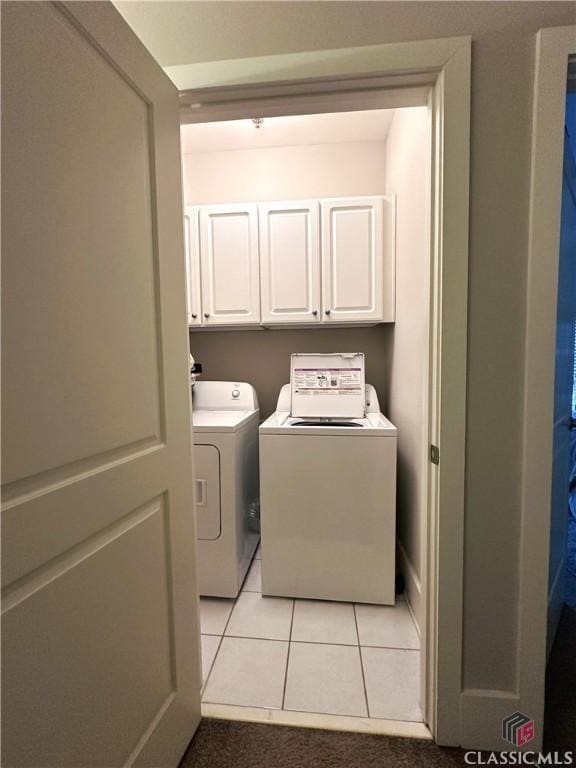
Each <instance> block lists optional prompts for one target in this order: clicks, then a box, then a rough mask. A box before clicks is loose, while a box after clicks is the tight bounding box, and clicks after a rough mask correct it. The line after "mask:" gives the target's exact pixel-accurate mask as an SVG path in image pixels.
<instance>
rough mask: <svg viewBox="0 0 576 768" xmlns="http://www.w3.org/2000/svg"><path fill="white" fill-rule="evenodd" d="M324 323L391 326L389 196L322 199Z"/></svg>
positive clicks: (392, 264) (391, 216)
mask: <svg viewBox="0 0 576 768" xmlns="http://www.w3.org/2000/svg"><path fill="white" fill-rule="evenodd" d="M321 211H322V268H323V274H322V280H323V290H322V301H323V307H322V310H323V314H322V321H323V322H325V323H326V322H329V323H332V322H354V321H360V322H383V321H385V322H391V321H393V320H394V310H395V307H394V304H395V286H394V272H395V255H394V250H395V246H394V199H393V197H392V196H378V197H356V198H346V199H344V198H340V199H337V200H322V201H321Z"/></svg>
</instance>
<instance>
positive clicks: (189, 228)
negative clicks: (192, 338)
mask: <svg viewBox="0 0 576 768" xmlns="http://www.w3.org/2000/svg"><path fill="white" fill-rule="evenodd" d="M184 243H185V246H186V309H187V314H188V325H202V304H201V298H200V296H201V288H200V233H199V228H198V208H196V207H194V206H188V207H187V208H186V210H185V212H184Z"/></svg>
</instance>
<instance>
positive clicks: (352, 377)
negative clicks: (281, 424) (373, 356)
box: [290, 352, 366, 419]
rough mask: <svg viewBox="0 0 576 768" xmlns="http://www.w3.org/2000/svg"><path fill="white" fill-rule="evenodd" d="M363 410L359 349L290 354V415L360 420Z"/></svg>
mask: <svg viewBox="0 0 576 768" xmlns="http://www.w3.org/2000/svg"><path fill="white" fill-rule="evenodd" d="M365 413H366V398H365V389H364V353H363V352H339V353H330V354H309V353H306V354H302V353H295V354H293V355H292V357H291V361H290V415H291V416H292V417H300V418H302V417H311V418H340V419H361V418H363V417H364V416H365Z"/></svg>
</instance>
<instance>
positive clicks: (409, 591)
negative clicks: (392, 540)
mask: <svg viewBox="0 0 576 768" xmlns="http://www.w3.org/2000/svg"><path fill="white" fill-rule="evenodd" d="M398 560H399V566H400V573H401V574H402V575H403V576H404V582H405V594H406V600H407V602H408V607H409V608H410V610H411V611H412V615H413V616H414V620H415V621H416V628H417V630H418V634H421V631H420V627H421V626H422V585H421V583H420V579H419V578H418V575H417V574H416V571H415V569H414V566H413V565H412V563H411V562H410V558H409V557H408V555H407V554H406V550H405V549H404V546H403V545H402V542H401V541H400V540H398Z"/></svg>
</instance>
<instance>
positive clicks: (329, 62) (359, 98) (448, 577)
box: [166, 37, 471, 745]
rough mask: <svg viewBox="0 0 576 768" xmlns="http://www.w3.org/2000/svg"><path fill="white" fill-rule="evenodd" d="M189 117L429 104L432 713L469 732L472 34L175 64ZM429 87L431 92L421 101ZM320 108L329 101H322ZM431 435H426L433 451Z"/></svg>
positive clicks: (425, 638) (427, 570)
mask: <svg viewBox="0 0 576 768" xmlns="http://www.w3.org/2000/svg"><path fill="white" fill-rule="evenodd" d="M166 71H167V73H168V74H169V75H170V76H171V77H172V78H173V80H174V81H175V82H176V84H177V86H178V87H179V88H180V99H181V105H182V106H181V122H182V123H187V122H206V121H215V120H226V119H228V120H233V119H241V118H245V117H247V116H250V117H254V116H255V115H257V116H271V115H279V114H281V115H286V114H305V113H313V112H318V111H324V112H325V111H327V110H326V108H325V103H326V102H325V99H326V97H327V95H329V94H332V96H333V97H336V105H337V106H336V107H335V109H334V110H333V111H346V110H353V109H366V108H369V107H367V106H366V105H367V104H369V103H370V100H373V103H374V104H377V105H378V106H379V108H383V107H390V108H392V107H394V106H411V105H416V104H420V105H421V104H423V103H426V98H427V99H428V104H429V108H430V110H431V127H432V157H431V167H432V173H431V179H432V184H431V203H432V210H431V233H430V255H431V294H430V350H429V354H430V365H429V370H430V380H429V403H428V434H429V441H428V442H429V443H432V444H434V445H436V446H438V447H439V448H440V455H441V459H440V463H439V464H438V465H435V464H432V463H431V462H430V461H428V463H427V466H428V483H427V485H428V488H427V496H428V498H427V502H428V513H429V514H428V515H427V518H428V519H427V520H425V523H424V527H425V530H424V531H423V534H424V536H423V538H424V542H425V543H426V544H425V546H424V547H423V550H425V551H424V560H423V564H422V585H423V589H422V604H423V610H422V615H423V617H424V619H423V621H422V627H421V632H422V646H423V649H424V658H425V659H426V660H427V663H426V665H425V666H426V670H425V675H424V680H423V701H424V702H425V707H424V708H425V720H426V723H427V724H428V727H429V729H430V731H431V732H432V735H433V737H434V738H435V739H436V741H437V742H438V743H440V744H445V745H459V744H460V743H461V722H460V718H461V693H462V642H463V580H464V555H463V550H464V503H465V495H464V494H465V449H466V443H465V438H466V365H467V314H468V213H469V176H470V171H469V158H470V78H471V38H470V37H454V38H444V39H439V40H426V41H418V42H407V43H394V44H388V45H375V46H366V47H360V48H345V49H336V50H329V51H314V52H306V53H300V54H286V55H279V56H265V57H257V58H252V59H244V60H232V61H223V62H211V63H209V64H196V65H186V66H182V67H169V68H167V70H166ZM423 99H424V101H423ZM321 105H323V106H322V108H321V109H320V106H321ZM428 451H429V446H428V445H427V446H426V452H427V453H428Z"/></svg>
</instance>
